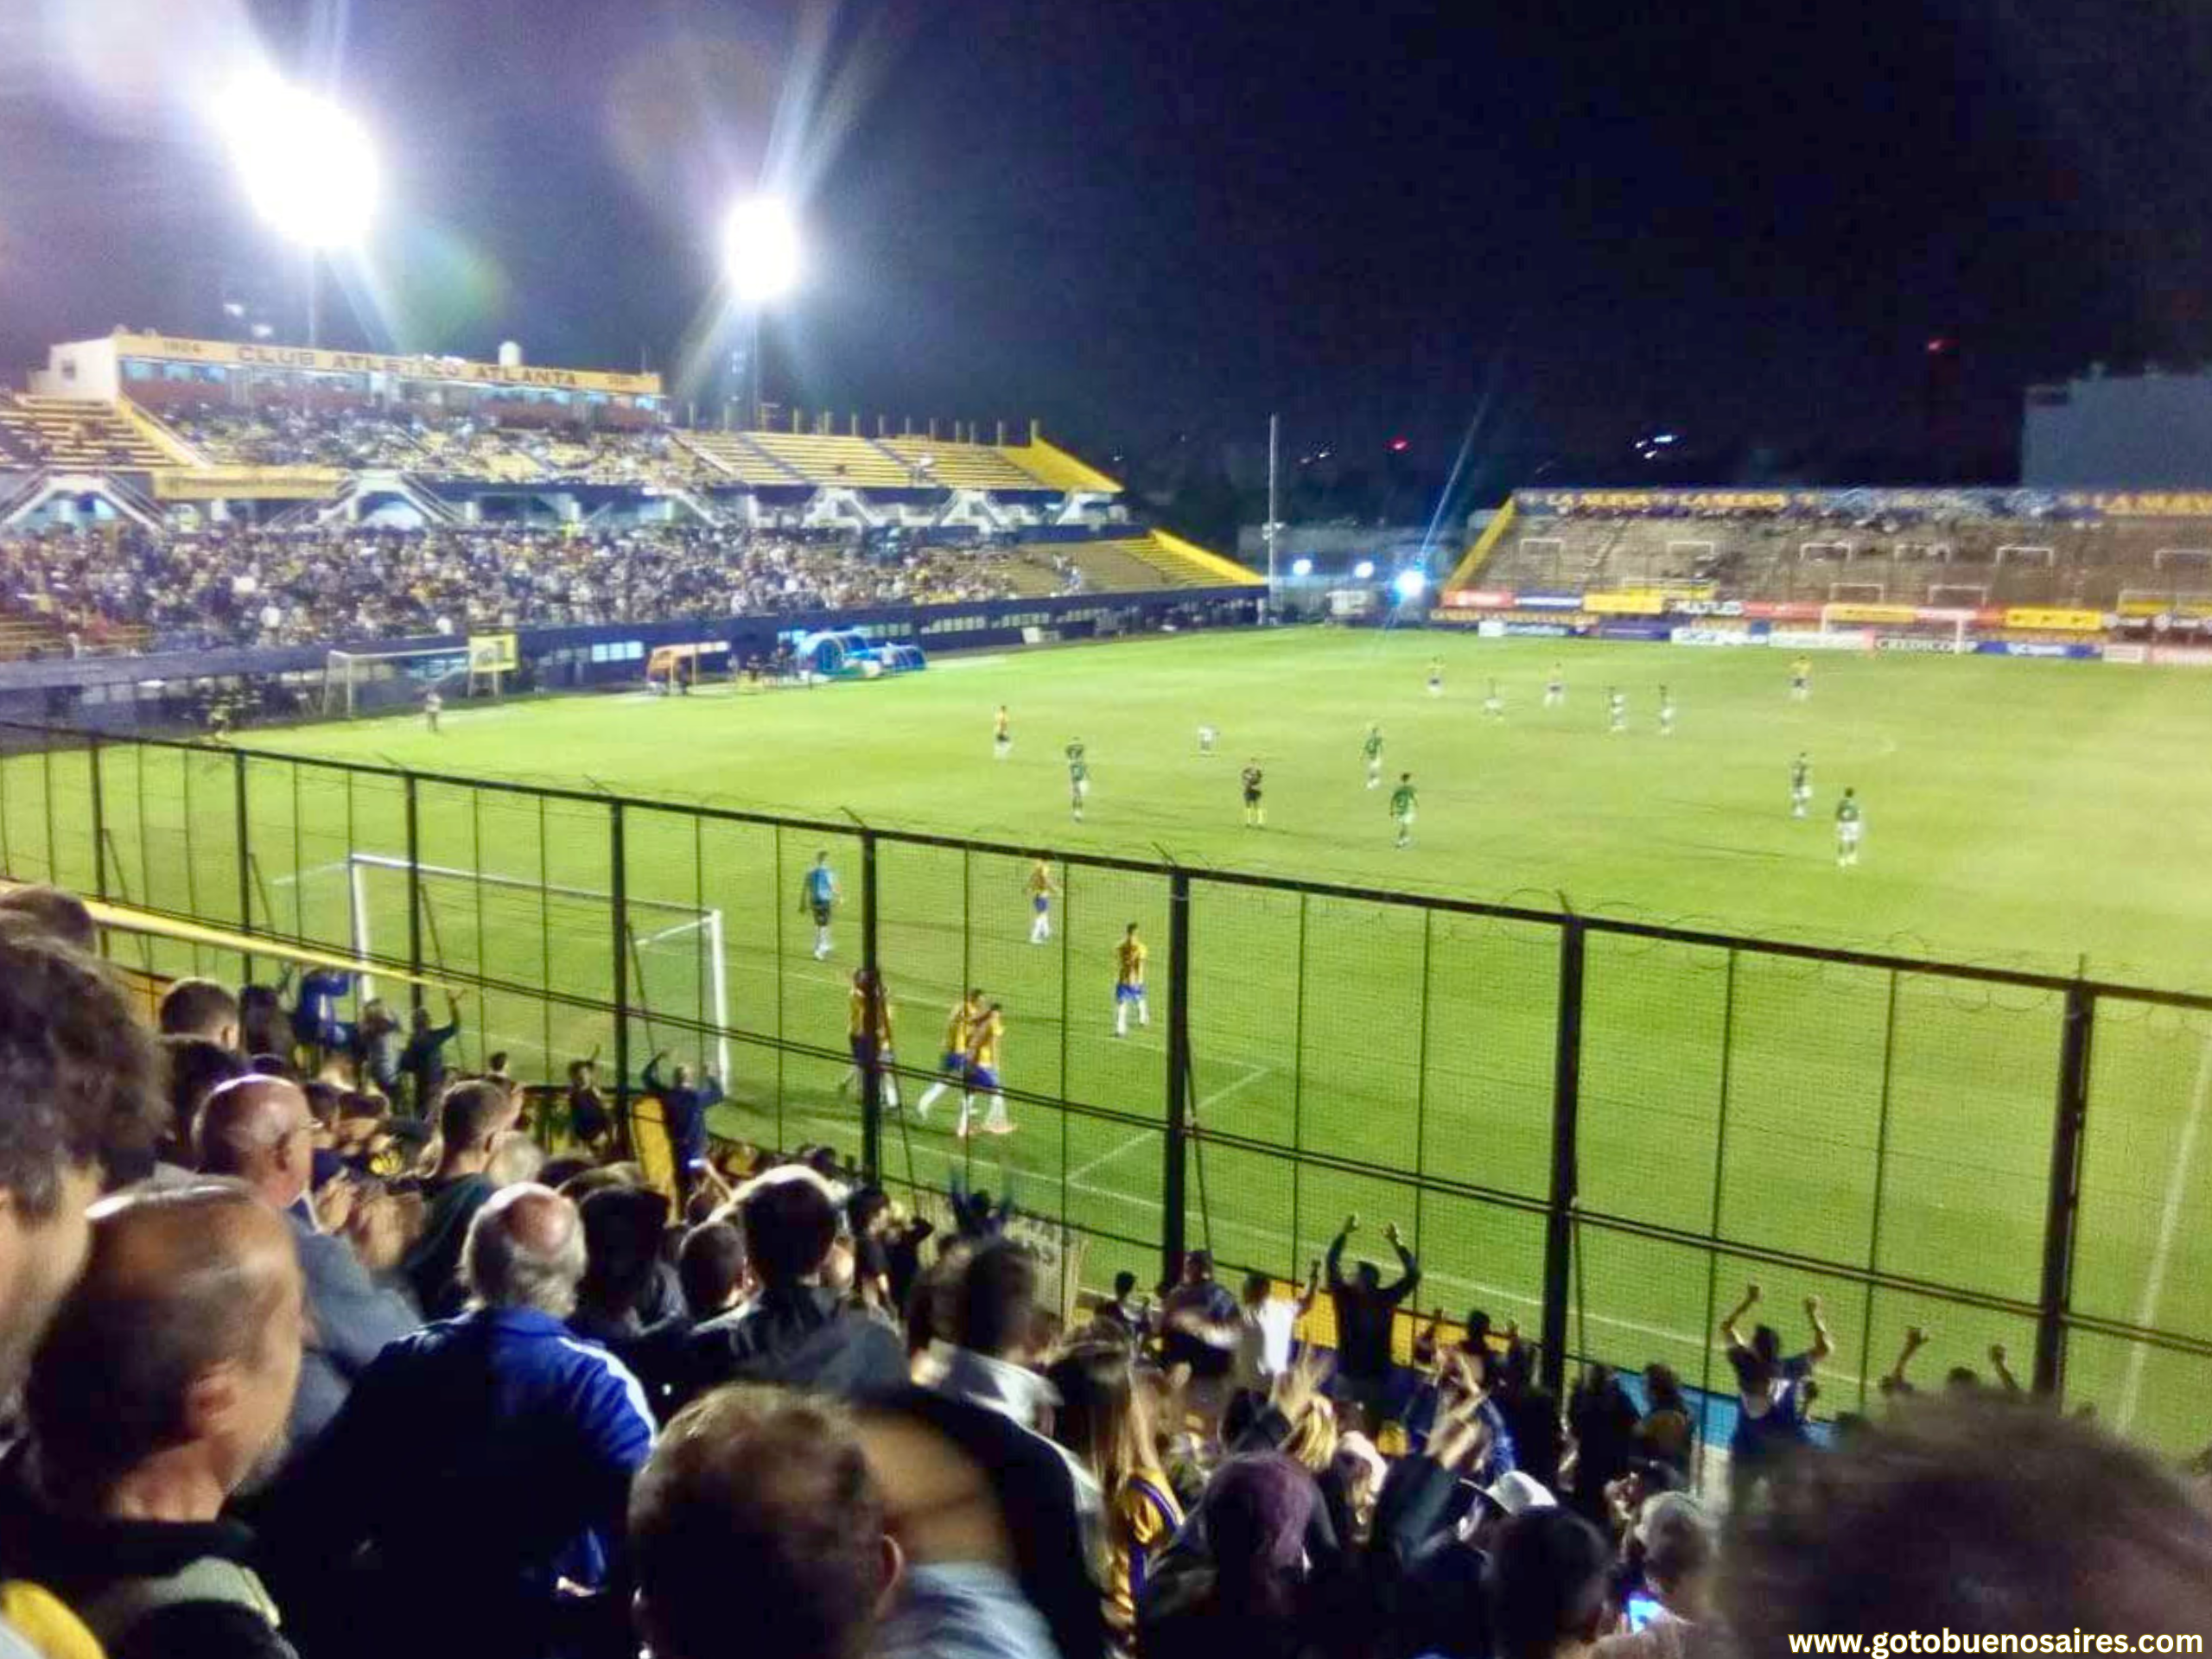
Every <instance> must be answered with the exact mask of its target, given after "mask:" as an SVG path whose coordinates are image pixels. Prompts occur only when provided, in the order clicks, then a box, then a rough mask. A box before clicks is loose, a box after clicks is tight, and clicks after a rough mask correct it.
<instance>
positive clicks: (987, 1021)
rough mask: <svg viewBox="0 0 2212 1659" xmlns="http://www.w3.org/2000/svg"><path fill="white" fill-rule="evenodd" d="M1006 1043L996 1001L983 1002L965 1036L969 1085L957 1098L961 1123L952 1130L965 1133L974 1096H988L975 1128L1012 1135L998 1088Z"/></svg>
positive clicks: (1004, 1023)
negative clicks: (981, 1116)
mask: <svg viewBox="0 0 2212 1659" xmlns="http://www.w3.org/2000/svg"><path fill="white" fill-rule="evenodd" d="M1005 1041H1006V1014H1005V1011H1004V1010H1003V1009H1002V1008H1001V1007H1000V1005H999V1004H998V1003H996V1002H987V1003H985V1004H984V1005H983V1006H982V1008H981V1010H979V1011H978V1012H977V1014H976V1021H975V1027H974V1029H973V1030H972V1031H971V1032H970V1033H969V1037H968V1085H967V1087H966V1088H965V1089H963V1090H962V1091H961V1095H960V1122H959V1124H958V1125H957V1127H956V1128H954V1130H953V1133H954V1134H955V1135H963V1136H964V1135H966V1134H967V1133H968V1117H969V1112H970V1111H972V1110H973V1109H974V1107H975V1101H976V1096H978V1095H988V1096H989V1097H990V1102H991V1108H990V1110H989V1111H988V1112H986V1113H985V1114H984V1115H983V1121H982V1123H981V1124H980V1125H978V1126H977V1127H978V1128H981V1129H982V1132H983V1133H984V1134H985V1135H1012V1134H1013V1133H1014V1123H1013V1122H1012V1120H1010V1119H1009V1118H1008V1117H1007V1115H1006V1096H1005V1095H1004V1094H1002V1093H1001V1092H1000V1089H999V1050H1000V1048H1001V1046H1002V1045H1003V1044H1004V1043H1005Z"/></svg>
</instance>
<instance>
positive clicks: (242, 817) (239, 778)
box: [231, 749, 277, 984]
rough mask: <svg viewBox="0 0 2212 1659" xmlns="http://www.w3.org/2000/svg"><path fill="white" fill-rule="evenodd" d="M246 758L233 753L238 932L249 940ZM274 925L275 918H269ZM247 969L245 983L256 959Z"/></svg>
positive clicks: (249, 833)
mask: <svg viewBox="0 0 2212 1659" xmlns="http://www.w3.org/2000/svg"><path fill="white" fill-rule="evenodd" d="M245 794H246V791H245V753H244V752H243V751H241V750H238V749H233V750H232V751H231V808H232V813H233V814H234V815H235V816H236V817H237V820H238V931H239V932H241V933H244V934H245V935H247V936H248V937H249V938H251V935H252V933H253V840H252V831H251V829H249V827H248V823H247V817H246V807H245ZM269 920H270V924H271V925H274V924H275V922H276V920H277V918H275V917H273V916H272V917H270V918H269ZM241 963H242V966H243V967H244V969H245V972H244V974H243V975H242V976H241V982H243V983H248V984H250V983H251V982H252V980H253V958H252V957H251V956H247V957H244V958H242V959H241Z"/></svg>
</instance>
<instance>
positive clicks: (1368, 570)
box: [1351, 559, 1375, 582]
mask: <svg viewBox="0 0 2212 1659" xmlns="http://www.w3.org/2000/svg"><path fill="white" fill-rule="evenodd" d="M1351 573H1352V575H1354V576H1356V577H1357V578H1358V579H1359V580H1360V581H1362V582H1369V581H1371V580H1373V578H1374V575H1375V561H1374V560H1372V559H1362V560H1361V561H1360V562H1359V563H1357V564H1355V565H1354V566H1352V568H1351Z"/></svg>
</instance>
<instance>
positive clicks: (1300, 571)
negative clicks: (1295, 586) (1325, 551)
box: [1290, 559, 1313, 576]
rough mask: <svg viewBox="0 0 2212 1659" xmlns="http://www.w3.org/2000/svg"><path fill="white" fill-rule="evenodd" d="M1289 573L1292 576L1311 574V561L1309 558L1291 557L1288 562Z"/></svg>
mask: <svg viewBox="0 0 2212 1659" xmlns="http://www.w3.org/2000/svg"><path fill="white" fill-rule="evenodd" d="M1290 574H1291V575H1294V576H1310V575H1313V560H1311V559H1293V560H1292V561H1291V562H1290Z"/></svg>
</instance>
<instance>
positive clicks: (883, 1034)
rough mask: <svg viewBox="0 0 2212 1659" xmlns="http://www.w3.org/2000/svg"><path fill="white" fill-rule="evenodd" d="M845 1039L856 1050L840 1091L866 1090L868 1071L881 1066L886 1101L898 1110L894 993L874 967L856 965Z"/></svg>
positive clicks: (838, 1090)
mask: <svg viewBox="0 0 2212 1659" xmlns="http://www.w3.org/2000/svg"><path fill="white" fill-rule="evenodd" d="M845 1040H846V1042H847V1043H848V1044H849V1045H850V1046H851V1048H852V1051H853V1069H852V1071H850V1072H849V1073H848V1074H847V1075H846V1077H845V1078H844V1080H843V1081H842V1082H841V1083H840V1084H838V1085H837V1092H838V1093H839V1094H840V1095H842V1094H844V1093H845V1092H846V1091H847V1090H852V1089H861V1090H865V1089H866V1087H867V1084H868V1072H869V1071H872V1070H875V1069H877V1068H880V1070H881V1075H882V1077H883V1103H884V1104H885V1105H886V1106H888V1107H889V1108H890V1109H892V1110H893V1111H894V1112H895V1111H897V1110H898V1109H899V1079H898V1077H897V1076H896V1075H895V1074H894V1073H893V1071H892V1070H891V1065H892V1060H893V1054H892V1049H891V994H890V993H889V992H888V991H887V990H885V989H884V988H883V982H882V980H881V979H880V978H878V977H877V976H876V974H875V972H874V969H868V968H855V969H853V988H852V994H851V995H849V997H848V998H847V999H846V1005H845Z"/></svg>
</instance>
